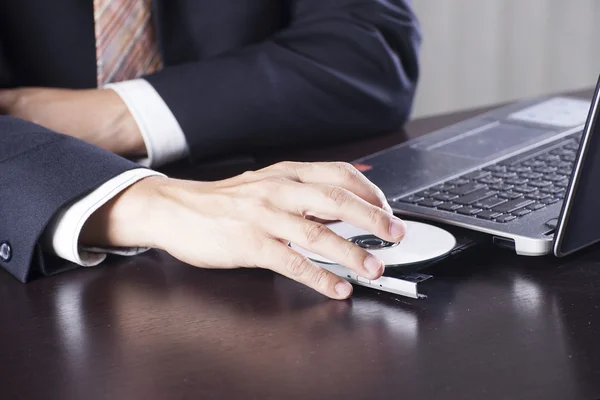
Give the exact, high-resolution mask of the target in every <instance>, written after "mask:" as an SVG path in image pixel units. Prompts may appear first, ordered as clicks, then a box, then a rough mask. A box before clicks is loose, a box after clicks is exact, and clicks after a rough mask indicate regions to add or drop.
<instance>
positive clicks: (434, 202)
mask: <svg viewBox="0 0 600 400" xmlns="http://www.w3.org/2000/svg"><path fill="white" fill-rule="evenodd" d="M443 203H444V202H443V201H439V200H434V199H425V200H421V201H420V202H419V203H418V204H419V205H420V206H424V207H437V206H439V205H440V204H443Z"/></svg>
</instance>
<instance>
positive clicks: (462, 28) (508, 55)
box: [413, 0, 600, 118]
mask: <svg viewBox="0 0 600 400" xmlns="http://www.w3.org/2000/svg"><path fill="white" fill-rule="evenodd" d="M413 7H414V9H415V12H416V13H417V16H418V18H419V20H420V23H421V27H422V30H423V36H424V40H423V47H422V53H421V68H422V75H421V80H420V86H419V90H418V93H417V98H416V102H415V107H414V112H413V118H417V117H422V116H428V115H434V114H439V113H445V112H451V111H456V110H461V109H465V108H472V107H477V106H481V105H488V104H496V103H500V102H504V101H511V100H515V99H518V98H522V97H529V96H536V95H542V94H549V93H556V92H563V91H569V90H576V89H583V88H590V87H593V86H594V85H595V83H596V79H597V76H598V74H599V73H600V1H598V0H413Z"/></svg>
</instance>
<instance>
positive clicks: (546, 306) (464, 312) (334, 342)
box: [0, 93, 600, 400]
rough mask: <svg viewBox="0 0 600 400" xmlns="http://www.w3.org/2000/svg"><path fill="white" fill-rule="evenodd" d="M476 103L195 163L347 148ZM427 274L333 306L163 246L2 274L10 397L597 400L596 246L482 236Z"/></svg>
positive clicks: (365, 149)
mask: <svg viewBox="0 0 600 400" xmlns="http://www.w3.org/2000/svg"><path fill="white" fill-rule="evenodd" d="M585 94H586V95H588V96H589V93H585ZM478 111H479V110H478ZM474 113H475V112H473V111H472V112H466V113H457V114H453V115H449V116H442V117H437V118H430V119H426V120H420V121H414V122H411V123H410V124H408V126H407V128H406V132H405V133H398V134H394V135H388V136H383V137H380V138H377V139H373V140H368V141H364V142H359V143H352V144H347V145H343V146H338V147H337V148H331V147H330V148H326V149H320V150H312V151H309V150H305V151H303V152H296V153H294V154H285V155H279V156H268V157H263V158H261V161H260V162H258V163H257V164H250V163H248V164H244V163H241V164H238V165H221V166H220V167H216V166H214V165H213V166H210V167H207V166H204V167H195V168H190V169H188V170H187V171H185V173H184V175H186V176H191V177H196V178H198V179H210V178H217V177H220V176H226V175H228V174H231V173H234V172H239V170H242V169H246V168H254V167H256V166H257V165H260V164H264V163H268V162H271V161H275V160H276V159H278V158H290V159H301V160H333V159H336V160H352V159H354V158H357V157H358V156H361V155H365V154H367V153H369V152H372V151H375V150H378V149H381V148H384V147H386V146H389V145H391V144H395V143H398V142H400V141H402V140H406V139H407V138H409V137H414V136H418V135H420V134H423V133H426V132H428V131H431V130H433V129H436V128H439V127H442V126H444V125H447V124H449V123H452V122H456V121H458V120H461V119H463V118H466V117H469V116H471V115H473V114H474ZM180 172H181V171H180ZM429 286H430V287H429V297H428V298H427V299H424V300H412V299H408V298H403V297H398V296H395V295H391V294H386V293H379V292H376V291H372V290H368V289H361V288H356V290H355V293H354V296H353V298H352V299H351V300H349V301H344V302H337V301H332V300H326V299H324V298H323V297H321V296H320V295H318V294H316V293H314V292H312V291H310V290H308V289H306V288H304V287H302V286H301V285H299V284H296V283H294V282H291V281H289V280H287V279H285V278H282V277H279V276H275V275H274V274H272V273H270V272H267V271H258V270H234V271H214V270H212V271H211V270H200V269H196V268H192V267H189V266H186V265H183V264H181V263H179V262H177V261H176V260H174V259H173V258H171V257H169V256H168V255H166V254H164V253H160V252H150V253H146V254H145V255H142V256H139V257H136V258H129V259H113V260H111V261H109V262H107V263H106V264H105V265H103V266H101V267H97V268H90V269H79V270H75V271H72V272H69V273H65V274H62V275H59V276H56V277H52V278H46V279H41V280H38V281H35V282H32V283H29V284H26V285H24V284H21V283H19V282H17V281H16V280H14V279H13V278H11V277H10V276H9V275H8V274H7V273H4V272H0V310H1V315H0V398H1V399H47V400H50V399H61V400H68V399H188V398H189V399H211V398H215V399H234V398H248V399H308V398H322V399H338V398H339V399H342V398H343V399H378V398H394V399H403V398H406V399H438V398H439V399H497V398H498V399H597V398H600V246H596V247H594V248H592V249H590V250H588V251H585V252H584V253H581V254H578V255H576V256H574V257H570V258H566V259H561V260H558V259H555V258H553V257H544V258H525V257H517V256H515V255H513V254H511V253H510V252H508V251H505V250H500V249H494V248H491V249H489V248H487V249H485V251H483V250H482V251H475V252H473V253H471V254H469V255H465V256H464V257H461V258H459V259H458V260H455V261H452V262H451V263H442V264H440V265H438V266H437V267H436V270H435V278H434V280H433V281H432V282H431V283H430V285H429Z"/></svg>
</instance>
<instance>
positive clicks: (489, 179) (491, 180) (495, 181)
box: [477, 176, 502, 185]
mask: <svg viewBox="0 0 600 400" xmlns="http://www.w3.org/2000/svg"><path fill="white" fill-rule="evenodd" d="M477 182H479V183H483V184H484V185H495V184H498V183H502V179H500V178H494V177H492V176H488V177H487V178H482V179H479V180H478V181H477Z"/></svg>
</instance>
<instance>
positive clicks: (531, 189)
mask: <svg viewBox="0 0 600 400" xmlns="http://www.w3.org/2000/svg"><path fill="white" fill-rule="evenodd" d="M537 190H538V189H537V188H536V187H534V186H517V187H515V188H514V189H513V192H517V193H533V192H537Z"/></svg>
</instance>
